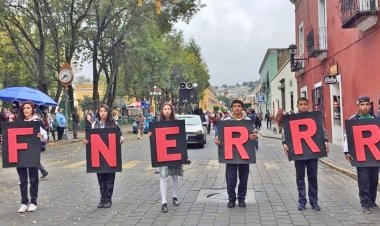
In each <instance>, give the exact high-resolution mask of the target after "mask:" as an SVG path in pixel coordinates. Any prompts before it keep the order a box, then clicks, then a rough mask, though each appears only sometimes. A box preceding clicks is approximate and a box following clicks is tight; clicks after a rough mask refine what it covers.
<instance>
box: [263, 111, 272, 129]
mask: <svg viewBox="0 0 380 226" xmlns="http://www.w3.org/2000/svg"><path fill="white" fill-rule="evenodd" d="M264 117H265V120H266V121H267V129H269V130H272V117H271V115H270V113H269V110H267V112H266V113H265V116H264Z"/></svg>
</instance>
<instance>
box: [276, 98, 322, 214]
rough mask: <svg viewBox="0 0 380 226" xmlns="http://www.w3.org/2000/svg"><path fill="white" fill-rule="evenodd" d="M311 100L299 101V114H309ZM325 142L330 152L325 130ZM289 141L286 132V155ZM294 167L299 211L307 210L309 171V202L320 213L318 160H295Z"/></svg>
mask: <svg viewBox="0 0 380 226" xmlns="http://www.w3.org/2000/svg"><path fill="white" fill-rule="evenodd" d="M308 105H309V100H308V99H306V98H305V97H301V98H299V99H298V100H297V108H298V114H302V113H305V112H308ZM323 136H324V142H325V145H326V151H327V152H328V135H327V132H326V130H325V129H324V128H323ZM289 142H290V141H289V140H287V139H286V138H285V132H284V133H283V134H282V144H283V148H284V152H285V154H286V155H287V156H288V155H289V147H288V144H289ZM294 166H295V168H296V181H297V189H298V210H304V209H306V203H307V199H306V186H305V169H307V177H308V182H309V192H308V194H309V201H310V205H311V207H312V209H313V210H315V211H320V210H321V207H320V206H319V205H318V180H317V173H318V158H313V159H306V160H294Z"/></svg>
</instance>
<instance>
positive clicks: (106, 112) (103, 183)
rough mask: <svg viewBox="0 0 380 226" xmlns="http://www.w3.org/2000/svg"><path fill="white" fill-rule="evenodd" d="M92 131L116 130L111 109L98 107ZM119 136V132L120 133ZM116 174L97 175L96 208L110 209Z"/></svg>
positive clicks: (104, 106)
mask: <svg viewBox="0 0 380 226" xmlns="http://www.w3.org/2000/svg"><path fill="white" fill-rule="evenodd" d="M91 128H92V129H99V128H118V129H120V127H119V125H118V123H117V122H116V121H115V120H113V117H112V114H111V109H110V108H109V107H108V106H107V105H106V104H102V105H100V107H99V109H98V111H97V119H96V120H95V121H94V122H93V123H92V126H91ZM120 134H121V131H120ZM123 141H124V138H123V136H121V137H120V143H123ZM88 142H89V141H88V140H86V139H85V140H84V141H83V143H84V144H85V145H87V144H88ZM115 176H116V173H97V177H98V183H99V190H100V197H101V198H100V203H99V205H98V208H110V207H111V206H112V194H113V188H114V185H115Z"/></svg>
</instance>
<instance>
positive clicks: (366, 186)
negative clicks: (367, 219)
mask: <svg viewBox="0 0 380 226" xmlns="http://www.w3.org/2000/svg"><path fill="white" fill-rule="evenodd" d="M370 102H371V100H370V98H369V97H368V96H361V97H359V98H358V100H357V105H358V112H357V113H356V114H354V115H353V116H351V117H350V118H349V119H348V120H360V119H371V118H375V116H374V115H372V114H371V113H370V109H371V105H370ZM343 152H344V154H345V157H346V159H347V161H349V162H351V161H352V160H354V159H353V157H352V156H351V155H350V153H349V152H348V142H347V136H346V134H345V136H344V148H343ZM356 170H357V174H358V185H359V198H360V204H361V206H362V211H363V212H364V213H366V214H371V213H372V211H371V209H370V208H374V209H378V208H379V207H378V206H377V204H376V193H377V185H378V182H379V167H359V166H358V167H356Z"/></svg>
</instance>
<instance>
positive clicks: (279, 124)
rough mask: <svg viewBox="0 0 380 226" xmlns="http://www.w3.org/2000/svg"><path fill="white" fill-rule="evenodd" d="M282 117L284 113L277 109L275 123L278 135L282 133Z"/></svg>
mask: <svg viewBox="0 0 380 226" xmlns="http://www.w3.org/2000/svg"><path fill="white" fill-rule="evenodd" d="M283 116H284V111H283V110H282V108H279V109H278V111H277V115H276V122H277V126H278V133H282V117H283Z"/></svg>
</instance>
